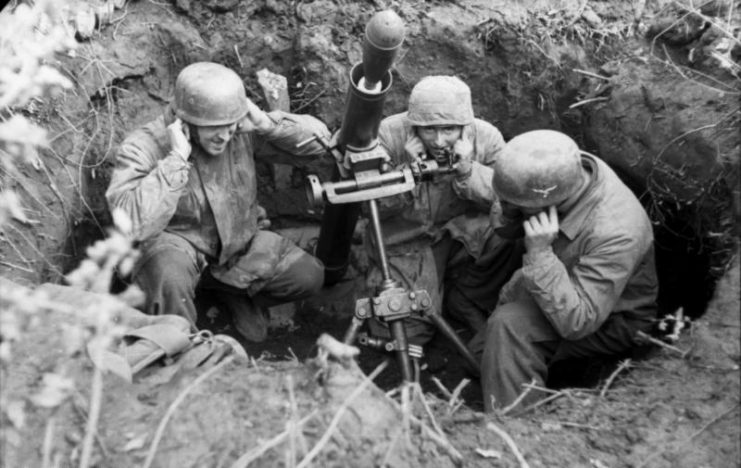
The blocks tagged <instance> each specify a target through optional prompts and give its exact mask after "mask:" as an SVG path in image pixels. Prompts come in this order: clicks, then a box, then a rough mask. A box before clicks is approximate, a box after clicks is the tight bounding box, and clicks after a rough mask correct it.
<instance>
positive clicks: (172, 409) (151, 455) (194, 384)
mask: <svg viewBox="0 0 741 468" xmlns="http://www.w3.org/2000/svg"><path fill="white" fill-rule="evenodd" d="M232 361H234V356H229V357H227V358H226V359H224V360H223V361H221V362H220V363H218V364H216V365H215V366H214V367H212V368H211V369H209V370H208V371H206V372H204V373H203V374H201V375H199V376H198V378H197V379H195V380H194V381H193V382H191V383H190V385H188V386H187V387H185V388H184V389H183V391H182V392H180V394H179V395H178V396H177V398H175V400H174V401H173V402H172V403H171V404H170V407H169V408H167V412H166V413H165V416H164V417H163V418H162V421H160V424H159V426H157V431H156V432H155V434H154V439H153V440H152V445H151V446H150V447H149V453H147V459H146V460H144V464H143V465H142V468H149V466H151V465H152V462H153V461H154V455H155V454H156V453H157V445H159V442H160V439H161V438H162V434H163V433H164V432H165V427H166V426H167V423H168V421H169V420H170V418H171V417H172V415H173V414H175V410H176V409H177V407H178V405H180V403H182V402H183V400H184V399H185V396H186V395H188V393H190V392H191V390H193V389H194V388H196V387H197V386H198V385H199V384H200V383H201V382H203V381H204V380H206V379H207V378H209V377H210V376H211V375H213V374H215V373H216V372H218V371H219V370H221V369H223V368H224V367H226V366H227V365H228V364H230V363H231V362H232Z"/></svg>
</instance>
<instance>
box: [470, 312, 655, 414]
mask: <svg viewBox="0 0 741 468" xmlns="http://www.w3.org/2000/svg"><path fill="white" fill-rule="evenodd" d="M648 326H650V324H648V323H647V322H645V321H640V322H638V321H630V320H627V319H626V318H625V317H624V316H623V315H622V314H612V315H610V317H608V319H607V320H606V321H605V323H604V324H603V325H602V327H600V329H599V330H598V331H597V332H595V333H593V334H591V335H589V336H586V337H584V338H581V339H579V340H573V341H567V340H564V339H562V338H561V337H560V336H559V335H558V333H557V332H556V330H555V328H553V326H552V325H551V324H550V322H548V320H547V318H546V317H545V315H544V314H543V312H542V311H541V310H540V308H538V306H537V304H535V302H534V301H532V300H523V301H521V302H513V303H509V304H505V305H502V306H500V307H498V308H497V309H496V310H495V311H494V313H492V315H491V317H490V318H489V320H488V323H487V327H486V331H485V332H483V333H479V334H477V335H476V336H475V337H474V339H473V340H472V341H471V343H470V344H469V347H470V348H471V350H472V352H473V353H474V355H476V356H480V357H481V385H482V390H483V394H484V406H485V408H486V410H487V411H492V410H493V409H494V408H496V407H504V406H507V405H509V404H511V403H512V402H514V401H515V400H516V399H517V397H518V396H519V395H520V394H521V393H522V392H523V391H524V390H525V389H524V388H523V385H525V384H527V383H529V382H531V381H535V384H536V385H538V386H541V387H542V386H544V385H545V381H546V379H547V377H548V368H549V366H550V365H551V364H552V363H553V362H555V361H558V360H561V359H567V358H572V357H589V356H596V355H616V354H621V353H624V352H626V351H628V350H629V349H631V348H632V347H633V346H634V345H635V341H634V338H635V334H636V331H637V330H639V329H643V328H645V327H648ZM542 397H543V394H542V393H541V392H537V391H530V392H529V393H528V394H527V396H526V397H525V398H524V399H523V400H522V401H521V402H520V404H519V407H520V408H524V407H526V406H527V405H529V404H531V403H533V402H535V401H537V400H538V399H540V398H542Z"/></svg>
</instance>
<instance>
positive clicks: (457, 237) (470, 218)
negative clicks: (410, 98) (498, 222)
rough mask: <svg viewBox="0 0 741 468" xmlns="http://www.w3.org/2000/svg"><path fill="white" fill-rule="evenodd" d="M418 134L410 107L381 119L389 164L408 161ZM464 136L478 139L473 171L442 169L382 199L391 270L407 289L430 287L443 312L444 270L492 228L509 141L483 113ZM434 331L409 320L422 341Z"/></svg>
mask: <svg viewBox="0 0 741 468" xmlns="http://www.w3.org/2000/svg"><path fill="white" fill-rule="evenodd" d="M413 136H414V126H413V125H412V124H411V123H410V122H409V119H408V112H404V113H400V114H396V115H393V116H390V117H388V118H386V119H384V120H383V121H382V122H381V124H380V128H379V133H378V139H379V142H380V144H381V146H382V147H383V148H384V149H385V150H386V151H387V152H388V154H389V156H390V157H391V164H401V163H409V162H411V161H410V159H409V155H407V154H406V153H405V151H404V147H405V144H406V142H407V140H408V139H409V138H411V137H413ZM461 138H465V139H468V140H469V141H470V142H471V143H472V145H473V156H472V170H471V172H470V174H469V175H468V176H467V177H464V178H460V177H458V176H456V175H455V174H454V173H451V174H447V175H443V176H439V177H437V178H436V179H435V180H434V181H432V182H424V183H421V184H417V185H416V186H415V188H414V189H413V190H412V191H410V192H406V193H403V194H400V195H397V196H394V197H388V198H381V199H379V200H378V205H379V211H380V216H381V220H382V231H383V235H384V241H385V244H386V247H387V255H388V260H389V266H390V268H391V275H392V277H393V278H394V279H396V280H400V281H401V282H402V284H403V285H404V287H406V288H407V289H410V290H418V289H425V290H427V292H428V293H429V294H430V296H431V299H432V304H433V307H435V308H436V309H437V310H438V311H441V309H442V301H443V289H444V287H443V279H444V278H445V275H446V272H448V273H449V272H451V271H452V270H453V269H455V268H456V267H459V266H461V265H463V264H466V263H467V262H470V261H472V259H474V258H476V257H478V256H479V255H480V254H481V251H482V249H483V246H484V243H485V242H486V239H487V237H488V236H489V234H490V233H491V230H490V227H489V216H488V213H489V211H490V208H491V206H492V203H495V199H496V197H495V196H494V191H493V190H492V186H491V180H492V173H493V166H494V162H495V161H496V159H497V155H498V153H499V152H500V151H501V149H502V148H503V146H504V139H503V138H502V135H501V133H500V132H499V130H497V129H496V127H494V126H493V125H491V124H489V123H487V122H485V121H483V120H480V119H475V120H473V121H472V122H471V123H470V124H468V125H465V126H463V131H462V135H461ZM366 238H367V242H366V246H367V248H368V250H369V255H370V256H371V258H374V257H375V252H376V250H375V244H374V242H373V241H372V236H371V235H370V231H369V233H368V235H367V236H366ZM380 277H381V275H380V271H379V270H378V269H377V268H372V269H371V271H370V272H369V274H368V277H367V278H368V284H369V286H376V285H378V284H379V283H380ZM376 331H377V333H381V331H380V330H376ZM432 332H433V330H432V328H431V326H430V325H429V322H428V321H427V320H416V319H415V320H409V321H408V322H407V333H408V334H409V336H410V337H412V341H418V342H424V341H426V340H427V339H429V337H430V336H431V334H432Z"/></svg>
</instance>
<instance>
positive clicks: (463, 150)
mask: <svg viewBox="0 0 741 468" xmlns="http://www.w3.org/2000/svg"><path fill="white" fill-rule="evenodd" d="M453 154H454V155H455V161H456V162H455V164H453V169H455V174H456V176H457V177H459V178H465V177H468V176H470V175H471V171H472V170H473V144H471V142H470V141H468V140H467V139H463V138H461V139H459V140H458V141H456V142H455V144H454V145H453Z"/></svg>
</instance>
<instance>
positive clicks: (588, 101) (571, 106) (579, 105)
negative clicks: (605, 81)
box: [569, 96, 610, 109]
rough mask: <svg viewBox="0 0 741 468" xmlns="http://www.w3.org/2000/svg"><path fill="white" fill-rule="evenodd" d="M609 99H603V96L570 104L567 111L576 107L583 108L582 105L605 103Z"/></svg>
mask: <svg viewBox="0 0 741 468" xmlns="http://www.w3.org/2000/svg"><path fill="white" fill-rule="evenodd" d="M609 99H610V98H608V97H604V96H598V97H593V98H590V99H584V100H583V101H578V102H575V103H573V104H571V105H570V106H569V109H575V108H577V107H581V106H583V105H585V104H590V103H592V102H602V101H607V100H609Z"/></svg>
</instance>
